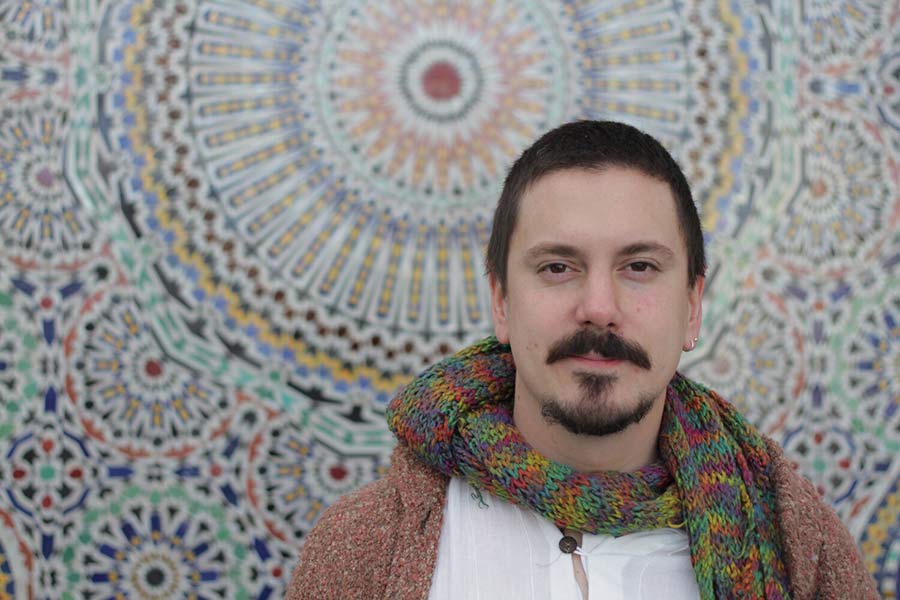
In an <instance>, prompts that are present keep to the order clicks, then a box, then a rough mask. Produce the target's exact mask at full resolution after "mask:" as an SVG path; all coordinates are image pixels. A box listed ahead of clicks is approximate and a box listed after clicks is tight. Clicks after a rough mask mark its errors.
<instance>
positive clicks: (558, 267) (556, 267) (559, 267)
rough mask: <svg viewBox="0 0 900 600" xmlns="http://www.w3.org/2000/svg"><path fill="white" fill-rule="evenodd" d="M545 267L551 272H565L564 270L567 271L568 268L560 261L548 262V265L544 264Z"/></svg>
mask: <svg viewBox="0 0 900 600" xmlns="http://www.w3.org/2000/svg"><path fill="white" fill-rule="evenodd" d="M546 269H547V270H548V271H550V272H551V273H557V274H559V273H565V272H566V271H568V270H569V267H568V266H567V265H564V264H562V263H551V264H549V265H547V266H546Z"/></svg>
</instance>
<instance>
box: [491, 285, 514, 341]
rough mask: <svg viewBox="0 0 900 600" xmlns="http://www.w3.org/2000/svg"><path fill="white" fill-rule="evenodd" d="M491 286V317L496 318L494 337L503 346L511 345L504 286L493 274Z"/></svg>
mask: <svg viewBox="0 0 900 600" xmlns="http://www.w3.org/2000/svg"><path fill="white" fill-rule="evenodd" d="M488 281H489V282H490V284H491V316H492V317H493V318H494V335H496V336H497V341H499V342H500V343H501V344H508V343H509V327H508V325H507V310H508V306H507V301H506V294H505V293H504V292H503V286H501V285H500V282H499V281H498V280H497V277H496V276H495V275H494V274H493V273H491V274H490V275H488Z"/></svg>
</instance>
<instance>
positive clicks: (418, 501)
mask: <svg viewBox="0 0 900 600" xmlns="http://www.w3.org/2000/svg"><path fill="white" fill-rule="evenodd" d="M769 452H770V454H771V456H772V460H773V471H772V480H773V481H774V483H775V487H776V491H777V498H778V515H779V519H780V524H781V532H782V536H783V539H784V544H785V550H786V552H787V568H788V574H789V576H790V580H791V594H792V597H793V598H794V599H795V600H813V599H817V600H868V599H870V598H871V599H872V600H878V593H877V592H876V590H875V582H874V580H873V579H872V577H871V575H869V573H868V572H867V571H866V568H865V566H864V565H863V563H862V560H861V559H860V556H859V552H858V550H857V547H856V544H855V543H854V541H853V539H852V538H851V537H850V534H849V533H848V532H847V529H846V528H845V527H844V525H843V523H841V521H840V520H839V519H838V517H837V515H836V514H835V513H834V511H832V510H831V508H829V507H828V506H826V505H825V504H824V503H823V502H822V501H821V500H820V499H819V497H818V494H816V491H815V489H814V488H813V486H812V484H810V483H809V482H808V481H806V480H805V479H803V478H802V477H800V476H799V475H797V474H796V473H795V472H794V471H793V469H791V467H790V465H789V464H788V462H787V460H786V459H785V458H784V455H783V453H782V451H781V448H779V447H778V445H777V444H775V443H774V442H771V441H770V442H769ZM447 482H448V480H447V478H446V477H445V476H443V475H441V474H439V473H437V472H436V471H434V470H432V469H431V468H429V467H426V466H424V464H423V463H421V462H420V461H418V460H417V459H416V458H415V457H414V456H413V455H412V454H410V453H409V451H408V450H406V448H405V447H403V446H402V445H400V446H398V447H397V448H396V449H395V450H394V454H393V457H392V465H391V469H390V471H389V472H388V474H387V476H386V477H385V478H384V479H381V480H379V481H375V482H373V483H371V484H369V485H367V486H365V487H363V488H362V489H360V490H357V491H356V492H354V493H352V494H349V495H347V496H344V497H343V498H341V499H340V500H338V501H337V502H336V503H335V504H334V505H333V506H332V507H330V508H329V509H328V510H327V511H326V512H325V514H323V515H322V518H321V519H320V521H319V522H318V524H317V525H316V526H315V528H313V530H312V531H311V532H310V534H309V537H308V538H307V540H306V544H305V545H304V547H303V551H302V553H301V556H300V564H299V565H298V566H297V568H296V569H295V570H294V575H293V579H292V581H291V584H290V587H289V588H288V592H287V598H289V599H292V600H307V599H309V600H312V599H316V600H319V599H326V598H340V599H342V600H353V599H359V600H377V599H386V600H387V599H390V600H426V599H427V598H428V591H429V589H430V587H431V575H432V573H433V571H434V567H435V564H436V560H437V548H438V540H439V539H440V535H441V520H442V518H443V512H444V496H445V494H446V490H447Z"/></svg>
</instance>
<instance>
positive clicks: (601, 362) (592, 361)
mask: <svg viewBox="0 0 900 600" xmlns="http://www.w3.org/2000/svg"><path fill="white" fill-rule="evenodd" d="M568 358H569V359H570V360H573V361H575V362H577V363H579V364H582V365H586V366H594V367H610V366H615V365H619V364H622V363H624V362H625V361H624V360H622V359H620V358H608V357H606V356H603V355H601V354H597V353H595V352H589V353H588V354H573V355H570V356H569V357H568Z"/></svg>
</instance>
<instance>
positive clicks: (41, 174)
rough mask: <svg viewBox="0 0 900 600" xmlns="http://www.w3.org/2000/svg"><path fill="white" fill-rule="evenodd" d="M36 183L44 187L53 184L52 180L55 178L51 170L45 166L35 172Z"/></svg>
mask: <svg viewBox="0 0 900 600" xmlns="http://www.w3.org/2000/svg"><path fill="white" fill-rule="evenodd" d="M37 180H38V183H40V184H41V185H42V186H44V187H50V186H51V185H53V182H54V181H55V180H56V178H55V177H54V176H53V172H52V171H50V169H48V168H47V167H44V168H43V169H41V170H40V171H38V174H37Z"/></svg>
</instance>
